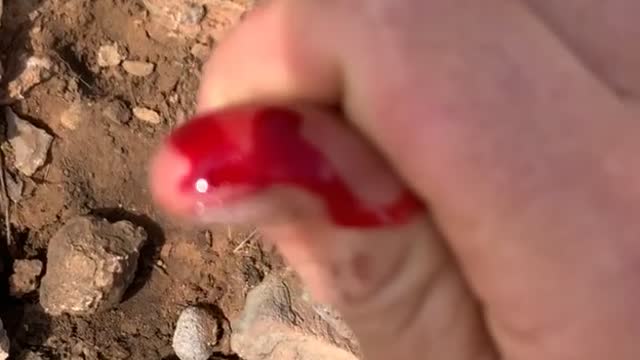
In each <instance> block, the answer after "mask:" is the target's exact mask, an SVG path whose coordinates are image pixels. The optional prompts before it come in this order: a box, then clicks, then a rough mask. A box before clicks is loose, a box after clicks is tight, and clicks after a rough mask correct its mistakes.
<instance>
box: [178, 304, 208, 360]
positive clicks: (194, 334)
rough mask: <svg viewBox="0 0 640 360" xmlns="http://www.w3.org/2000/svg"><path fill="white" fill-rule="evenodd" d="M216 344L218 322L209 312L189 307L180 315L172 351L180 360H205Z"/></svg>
mask: <svg viewBox="0 0 640 360" xmlns="http://www.w3.org/2000/svg"><path fill="white" fill-rule="evenodd" d="M217 343H218V321H217V320H216V318H215V317H214V316H213V314H211V312H210V311H208V310H206V309H204V308H201V307H195V306H190V307H188V308H186V309H184V311H182V313H181V314H180V317H179V318H178V322H177V324H176V331H175V333H174V334H173V350H174V351H175V352H176V355H177V356H178V358H180V360H207V359H209V357H211V355H212V354H213V350H214V346H215V345H216V344H217Z"/></svg>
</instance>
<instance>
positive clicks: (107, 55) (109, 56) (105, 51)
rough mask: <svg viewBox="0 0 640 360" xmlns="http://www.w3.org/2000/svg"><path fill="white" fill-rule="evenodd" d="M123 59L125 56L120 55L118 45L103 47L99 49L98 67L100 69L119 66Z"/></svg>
mask: <svg viewBox="0 0 640 360" xmlns="http://www.w3.org/2000/svg"><path fill="white" fill-rule="evenodd" d="M123 59H124V56H123V55H122V54H121V53H120V49H119V48H118V45H117V44H112V45H102V46H100V49H98V66H100V67H112V66H118V65H120V63H121V62H122V60H123Z"/></svg>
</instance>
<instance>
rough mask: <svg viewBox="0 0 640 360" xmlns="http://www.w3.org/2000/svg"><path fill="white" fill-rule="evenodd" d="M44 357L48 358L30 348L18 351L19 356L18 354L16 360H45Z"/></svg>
mask: <svg viewBox="0 0 640 360" xmlns="http://www.w3.org/2000/svg"><path fill="white" fill-rule="evenodd" d="M45 359H48V358H46V357H44V355H42V354H41V353H39V352H35V351H31V350H26V351H23V352H22V353H20V356H18V360H45Z"/></svg>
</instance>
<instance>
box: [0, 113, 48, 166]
mask: <svg viewBox="0 0 640 360" xmlns="http://www.w3.org/2000/svg"><path fill="white" fill-rule="evenodd" d="M5 115H6V116H5V118H6V121H7V137H8V138H9V143H10V144H11V147H12V148H13V152H14V155H15V164H14V165H15V167H16V168H17V169H18V170H19V171H20V172H21V173H23V174H25V175H27V176H31V175H33V174H34V173H35V172H36V171H37V170H38V169H39V168H40V167H42V166H43V165H44V163H45V162H46V161H47V155H48V153H49V148H50V147H51V143H52V142H53V136H51V135H49V134H47V132H46V131H44V130H42V129H39V128H37V127H35V126H33V125H31V123H29V122H28V121H26V120H24V119H21V118H20V117H18V115H16V113H14V112H13V110H11V108H10V107H8V106H7V107H6V108H5Z"/></svg>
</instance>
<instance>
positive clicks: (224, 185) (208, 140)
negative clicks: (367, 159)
mask: <svg viewBox="0 0 640 360" xmlns="http://www.w3.org/2000/svg"><path fill="white" fill-rule="evenodd" d="M307 121H313V120H312V119H308V118H305V116H303V114H302V112H300V111H296V110H292V109H287V108H281V107H243V108H234V109H229V110H224V111H219V112H213V113H208V114H204V115H200V116H198V117H196V118H194V119H192V120H191V121H189V122H188V123H187V124H186V125H184V126H183V127H181V128H179V129H178V130H176V131H175V132H174V133H173V134H172V135H171V136H170V137H169V139H168V142H167V146H168V147H170V148H171V149H172V150H173V151H175V152H176V153H177V154H179V155H180V156H181V157H182V158H184V159H186V160H187V162H188V163H189V166H188V171H186V172H185V173H184V174H182V175H181V179H180V180H179V182H178V183H177V184H176V185H177V186H178V187H179V189H178V191H180V192H182V193H183V194H185V196H186V197H188V198H190V199H192V200H193V212H194V215H195V216H200V217H204V218H206V221H211V217H212V216H222V217H225V216H224V212H225V211H228V210H229V209H232V208H234V206H235V205H237V204H238V203H240V202H243V201H245V200H246V199H247V198H250V197H256V196H259V195H260V194H261V193H262V192H264V191H266V190H268V189H274V188H285V189H287V188H288V189H294V190H296V191H301V192H303V193H305V194H307V195H309V196H310V197H312V198H314V199H317V200H319V201H320V203H321V204H322V207H323V208H324V211H325V212H326V214H327V215H328V216H327V217H328V218H329V219H330V220H331V221H332V222H334V223H335V224H336V225H339V226H346V227H380V226H387V225H393V224H401V223H404V222H406V221H408V220H409V218H411V217H412V216H413V215H415V214H416V213H418V212H419V211H420V210H422V209H423V206H422V204H421V202H420V201H419V200H418V199H417V198H416V197H415V196H414V195H413V194H412V193H411V192H410V191H408V190H404V191H401V192H400V193H399V195H398V196H397V197H396V198H395V199H394V200H393V201H391V202H389V203H387V204H382V205H380V204H377V205H375V206H372V205H371V204H368V203H366V202H364V201H363V200H362V199H360V198H359V197H358V196H357V195H356V194H355V193H354V191H353V190H352V186H350V185H348V183H347V182H345V181H344V179H343V177H342V175H343V174H341V173H340V171H338V170H337V169H336V167H335V164H333V163H332V162H331V161H329V159H327V157H326V156H325V153H324V152H323V151H322V149H319V148H318V147H317V146H316V145H315V144H313V142H311V141H309V140H308V137H309V135H308V134H307V135H306V136H303V134H302V127H303V125H304V123H305V122H307ZM311 135H313V134H311ZM270 201H271V202H274V200H273V199H272V200H270ZM275 202H278V200H277V199H276V200H275ZM302 207H304V205H303V206H302ZM212 214H213V215H212ZM232 216H233V217H237V215H236V214H233V215H232ZM242 216H243V215H240V217H242ZM225 221H226V219H225Z"/></svg>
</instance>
